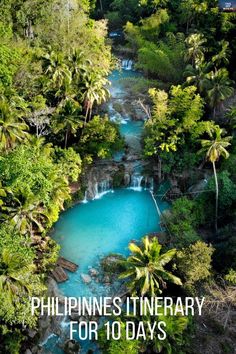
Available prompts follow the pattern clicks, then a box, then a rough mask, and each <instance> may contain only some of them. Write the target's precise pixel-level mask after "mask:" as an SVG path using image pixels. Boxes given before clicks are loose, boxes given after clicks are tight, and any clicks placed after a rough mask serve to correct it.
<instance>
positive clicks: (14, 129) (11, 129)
mask: <svg viewBox="0 0 236 354" xmlns="http://www.w3.org/2000/svg"><path fill="white" fill-rule="evenodd" d="M26 130H28V126H27V124H25V123H24V122H22V121H19V120H18V118H17V111H16V110H14V109H13V108H12V107H11V106H10V104H9V103H8V102H7V101H6V100H5V99H1V100H0V148H1V149H2V150H3V151H7V150H9V149H12V148H13V147H14V146H15V145H16V144H17V143H19V142H22V141H23V140H24V139H26V138H27V137H28V133H27V132H26Z"/></svg>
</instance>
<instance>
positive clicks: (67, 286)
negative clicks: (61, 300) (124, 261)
mask: <svg viewBox="0 0 236 354" xmlns="http://www.w3.org/2000/svg"><path fill="white" fill-rule="evenodd" d="M158 204H159V207H160V209H162V210H163V209H164V208H166V206H167V205H166V203H165V202H162V201H159V203H158ZM157 230H159V216H158V213H157V210H156V208H155V205H154V202H153V200H152V197H151V195H150V192H149V191H144V190H143V191H141V192H137V191H133V190H130V189H119V190H115V192H113V193H108V194H106V195H105V196H103V197H102V198H101V199H98V200H94V201H91V202H88V203H87V204H79V205H77V206H75V207H73V208H72V209H69V210H67V211H66V212H64V213H63V214H62V215H61V217H60V219H59V221H58V222H57V224H56V225H55V232H54V239H55V240H56V241H57V242H58V243H59V244H60V245H61V255H62V256H64V257H65V258H67V259H69V260H71V261H73V262H75V263H77V264H78V265H79V269H78V271H77V272H76V273H69V280H68V281H67V282H65V283H62V284H60V285H59V289H60V290H61V291H62V292H63V294H64V295H66V296H96V295H103V294H106V291H109V289H107V287H106V286H104V285H102V284H99V283H96V282H95V281H92V282H91V283H90V284H84V282H83V281H82V278H81V274H88V271H89V267H95V268H96V267H98V265H99V261H100V259H101V258H102V257H103V256H105V255H107V254H109V253H120V254H123V255H126V254H128V248H127V246H128V243H129V241H130V240H132V239H138V240H139V239H140V238H141V237H142V236H145V235H146V234H147V233H150V232H154V231H157Z"/></svg>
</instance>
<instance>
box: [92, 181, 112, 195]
mask: <svg viewBox="0 0 236 354" xmlns="http://www.w3.org/2000/svg"><path fill="white" fill-rule="evenodd" d="M110 192H113V190H112V183H111V180H103V181H101V182H99V183H98V182H96V183H95V197H94V199H100V198H101V197H102V196H103V195H105V194H107V193H110Z"/></svg>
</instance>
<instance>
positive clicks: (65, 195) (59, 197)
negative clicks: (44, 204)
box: [51, 176, 71, 210]
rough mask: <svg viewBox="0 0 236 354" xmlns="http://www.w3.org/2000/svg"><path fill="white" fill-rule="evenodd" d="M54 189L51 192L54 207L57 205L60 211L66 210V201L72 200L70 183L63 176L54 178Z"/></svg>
mask: <svg viewBox="0 0 236 354" xmlns="http://www.w3.org/2000/svg"><path fill="white" fill-rule="evenodd" d="M52 181H53V189H52V191H51V200H52V205H57V206H58V207H59V208H60V210H64V206H63V204H64V201H65V200H69V199H71V196H70V188H69V185H68V181H67V179H66V178H65V177H63V176H54V178H53V179H52Z"/></svg>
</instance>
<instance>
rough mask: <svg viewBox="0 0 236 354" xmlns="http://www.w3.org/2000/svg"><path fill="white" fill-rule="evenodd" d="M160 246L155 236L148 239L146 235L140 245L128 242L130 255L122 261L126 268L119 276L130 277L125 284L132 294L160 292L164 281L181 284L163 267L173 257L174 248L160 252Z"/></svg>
mask: <svg viewBox="0 0 236 354" xmlns="http://www.w3.org/2000/svg"><path fill="white" fill-rule="evenodd" d="M161 248H162V246H161V245H160V244H159V242H158V240H157V238H153V239H152V240H149V238H148V236H146V237H144V238H143V239H142V245H141V247H138V246H137V245H136V244H134V243H130V244H129V249H130V251H131V252H132V255H131V256H129V257H128V258H127V260H125V261H124V265H125V266H126V267H127V270H126V271H125V272H123V273H122V274H121V275H120V278H121V279H123V278H129V279H130V281H129V282H128V284H127V285H128V287H129V288H130V290H131V292H132V294H136V293H139V292H140V293H141V296H144V295H145V294H147V293H150V295H151V296H155V295H156V294H157V293H161V292H162V291H161V289H160V288H165V287H166V281H170V282H172V283H174V284H177V285H182V283H181V280H180V279H179V278H177V277H176V276H174V275H173V274H171V273H170V272H168V271H166V270H165V268H164V266H165V265H166V264H167V263H169V262H170V261H171V259H172V258H173V257H174V255H175V253H176V250H175V249H171V250H169V251H167V252H166V253H163V254H160V251H161Z"/></svg>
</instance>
